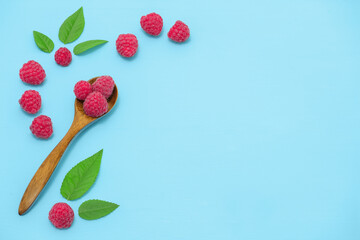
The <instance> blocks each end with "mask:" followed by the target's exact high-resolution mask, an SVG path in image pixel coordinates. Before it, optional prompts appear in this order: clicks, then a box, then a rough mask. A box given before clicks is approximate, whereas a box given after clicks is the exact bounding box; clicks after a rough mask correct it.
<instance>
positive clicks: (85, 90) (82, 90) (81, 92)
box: [74, 81, 93, 101]
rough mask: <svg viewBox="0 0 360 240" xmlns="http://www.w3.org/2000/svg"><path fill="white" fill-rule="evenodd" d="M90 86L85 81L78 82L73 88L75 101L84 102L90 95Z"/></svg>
mask: <svg viewBox="0 0 360 240" xmlns="http://www.w3.org/2000/svg"><path fill="white" fill-rule="evenodd" d="M92 91H93V90H92V86H91V84H90V83H89V82H87V81H78V82H77V83H76V84H75V87H74V93H75V96H76V98H77V99H79V100H82V101H83V100H85V98H86V97H87V96H88V95H89V94H90V93H92Z"/></svg>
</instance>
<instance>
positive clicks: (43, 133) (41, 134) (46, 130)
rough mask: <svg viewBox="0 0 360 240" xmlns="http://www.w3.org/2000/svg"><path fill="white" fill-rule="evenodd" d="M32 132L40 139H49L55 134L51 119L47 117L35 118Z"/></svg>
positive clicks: (31, 127)
mask: <svg viewBox="0 0 360 240" xmlns="http://www.w3.org/2000/svg"><path fill="white" fill-rule="evenodd" d="M30 130H31V132H32V133H33V134H34V135H35V136H36V137H38V138H44V139H47V138H49V137H50V136H51V134H52V133H53V127H52V122H51V118H49V117H48V116H45V115H40V116H38V117H36V118H34V120H33V121H32V123H31V126H30Z"/></svg>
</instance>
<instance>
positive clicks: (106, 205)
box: [79, 199, 119, 220]
mask: <svg viewBox="0 0 360 240" xmlns="http://www.w3.org/2000/svg"><path fill="white" fill-rule="evenodd" d="M118 207H119V205H117V204H115V203H111V202H106V201H102V200H97V199H94V200H88V201H85V202H83V203H82V204H81V205H80V207H79V216H80V217H81V218H83V219H86V220H95V219H99V218H102V217H105V216H106V215H108V214H110V213H111V212H112V211H114V210H115V209H116V208H118Z"/></svg>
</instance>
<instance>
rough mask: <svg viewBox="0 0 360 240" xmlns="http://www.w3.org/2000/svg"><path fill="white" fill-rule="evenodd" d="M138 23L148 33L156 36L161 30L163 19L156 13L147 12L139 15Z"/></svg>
mask: <svg viewBox="0 0 360 240" xmlns="http://www.w3.org/2000/svg"><path fill="white" fill-rule="evenodd" d="M140 25H141V27H142V29H144V31H145V32H147V33H148V34H150V35H153V36H157V35H159V34H160V32H161V30H162V27H163V19H162V17H161V16H160V15H159V14H157V13H149V14H148V15H146V16H142V17H141V19H140Z"/></svg>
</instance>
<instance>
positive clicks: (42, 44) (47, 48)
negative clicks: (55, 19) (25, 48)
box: [33, 31, 54, 53]
mask: <svg viewBox="0 0 360 240" xmlns="http://www.w3.org/2000/svg"><path fill="white" fill-rule="evenodd" d="M33 35H34V40H35V43H36V45H37V46H38V47H39V48H40V50H41V51H43V52H46V53H51V51H52V50H53V49H54V42H53V41H52V40H51V39H50V38H49V37H48V36H46V35H44V34H42V33H40V32H37V31H33Z"/></svg>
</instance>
